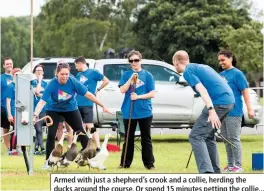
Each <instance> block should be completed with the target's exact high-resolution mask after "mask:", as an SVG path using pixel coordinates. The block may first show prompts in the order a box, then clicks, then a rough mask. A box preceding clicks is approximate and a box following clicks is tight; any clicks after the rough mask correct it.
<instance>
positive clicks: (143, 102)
mask: <svg viewBox="0 0 264 191" xmlns="http://www.w3.org/2000/svg"><path fill="white" fill-rule="evenodd" d="M141 59H142V55H141V53H140V52H139V51H131V52H130V53H129V54H128V62H129V63H130V66H131V69H130V70H128V71H126V72H124V73H123V75H122V76H121V79H120V82H119V87H120V92H121V93H123V94H125V97H124V101H123V103H122V107H121V111H122V117H123V122H124V126H125V139H126V137H127V134H128V135H129V136H128V145H127V154H126V159H125V162H124V156H125V153H124V152H125V148H126V142H124V144H123V150H122V155H121V162H120V168H122V167H124V168H129V167H130V165H131V163H132V161H133V156H134V136H135V130H136V127H137V123H139V128H140V131H141V146H142V160H143V163H144V166H145V167H146V168H147V169H154V168H155V167H154V162H155V159H154V155H153V148H152V141H151V124H152V117H153V116H152V105H151V98H154V96H155V93H156V91H155V82H154V78H153V76H152V74H151V73H149V72H148V71H146V70H143V69H142V68H141V63H140V61H141ZM136 76H137V81H136V85H135V86H134V85H132V84H131V83H132V79H133V78H134V77H136ZM131 102H133V103H132V104H131ZM130 120H131V123H130V127H128V125H129V121H130ZM128 128H130V131H129V132H128ZM124 163H125V164H124Z"/></svg>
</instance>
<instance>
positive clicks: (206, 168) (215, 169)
mask: <svg viewBox="0 0 264 191" xmlns="http://www.w3.org/2000/svg"><path fill="white" fill-rule="evenodd" d="M233 106H234V104H230V105H214V109H215V111H216V113H217V115H218V118H219V119H220V121H223V120H224V119H225V117H226V115H227V114H228V112H229V111H231V109H232V108H233ZM208 116H209V113H208V110H207V108H206V107H204V109H203V111H202V114H201V115H200V116H199V117H198V119H197V120H196V122H195V124H194V126H193V128H192V130H191V133H190V135H189V140H190V142H191V144H192V149H193V152H194V156H195V160H196V165H197V168H198V170H199V173H221V170H220V167H219V156H218V151H217V147H216V140H215V135H214V134H215V129H213V128H212V124H211V122H208Z"/></svg>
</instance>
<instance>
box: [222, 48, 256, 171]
mask: <svg viewBox="0 0 264 191" xmlns="http://www.w3.org/2000/svg"><path fill="white" fill-rule="evenodd" d="M217 56H218V61H219V65H220V66H221V68H222V69H223V70H224V71H222V72H221V73H220V75H221V76H222V77H223V78H224V79H225V80H226V81H227V82H228V84H229V86H230V87H231V89H232V91H233V93H234V96H235V105H234V108H233V109H232V110H231V111H230V112H229V113H228V115H227V117H226V118H225V119H224V121H223V123H222V128H221V129H222V133H223V136H224V137H226V138H227V139H228V140H230V141H231V143H233V145H235V147H233V146H231V145H230V144H227V143H225V146H226V154H227V161H228V164H227V166H226V167H225V168H224V170H223V171H224V172H242V171H243V168H242V147H241V141H240V133H241V122H242V115H243V100H242V95H243V97H244V100H245V103H246V106H247V111H248V117H249V118H250V119H252V118H253V117H254V115H255V114H254V110H253V109H252V107H251V104H250V98H249V93H248V83H247V79H246V77H245V75H244V74H243V72H242V71H240V70H239V69H237V68H236V67H234V65H235V64H236V58H235V56H234V55H233V54H232V52H230V51H228V50H222V51H220V52H219V53H218V54H217Z"/></svg>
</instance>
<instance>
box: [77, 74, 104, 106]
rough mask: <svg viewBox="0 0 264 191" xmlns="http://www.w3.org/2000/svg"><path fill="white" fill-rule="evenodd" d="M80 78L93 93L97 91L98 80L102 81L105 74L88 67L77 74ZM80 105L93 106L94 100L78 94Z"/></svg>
mask: <svg viewBox="0 0 264 191" xmlns="http://www.w3.org/2000/svg"><path fill="white" fill-rule="evenodd" d="M76 78H77V80H79V81H80V82H81V83H82V84H83V85H84V86H85V87H86V88H87V89H88V91H89V92H91V93H92V94H94V93H95V89H96V86H97V82H98V81H102V80H103V78H104V75H103V74H101V73H100V72H98V71H97V70H94V69H87V70H85V71H83V72H79V73H78V74H77V75H76ZM76 99H77V103H78V106H90V107H91V106H93V104H94V103H93V102H92V101H91V100H89V99H87V98H85V97H83V96H80V95H77V97H76Z"/></svg>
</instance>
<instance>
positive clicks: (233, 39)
mask: <svg viewBox="0 0 264 191" xmlns="http://www.w3.org/2000/svg"><path fill="white" fill-rule="evenodd" d="M261 29H262V25H261V24H260V23H257V22H253V21H252V22H251V23H249V24H244V25H243V26H242V27H241V28H239V29H231V30H229V31H228V32H227V33H226V35H225V36H224V38H223V41H224V42H225V44H226V47H227V48H229V49H230V50H232V52H233V53H234V55H235V56H236V58H237V61H238V67H239V68H240V69H241V70H243V71H244V72H245V73H246V74H247V77H248V80H250V81H251V82H253V84H254V86H255V87H259V82H260V80H261V79H262V78H263V60H262V58H263V35H262V34H261Z"/></svg>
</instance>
